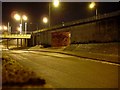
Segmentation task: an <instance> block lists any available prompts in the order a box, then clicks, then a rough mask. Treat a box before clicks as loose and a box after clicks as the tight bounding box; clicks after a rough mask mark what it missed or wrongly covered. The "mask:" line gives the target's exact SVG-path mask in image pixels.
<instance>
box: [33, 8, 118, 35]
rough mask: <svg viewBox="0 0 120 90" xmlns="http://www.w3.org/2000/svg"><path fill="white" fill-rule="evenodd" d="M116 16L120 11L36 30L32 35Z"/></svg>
mask: <svg viewBox="0 0 120 90" xmlns="http://www.w3.org/2000/svg"><path fill="white" fill-rule="evenodd" d="M115 16H120V10H118V11H116V12H111V13H105V14H101V15H97V16H93V17H89V18H85V19H80V20H77V21H72V22H67V23H64V25H62V24H60V25H56V26H53V27H50V28H45V29H41V30H36V31H33V32H32V33H39V32H44V31H49V30H55V29H59V28H64V27H69V26H74V25H79V24H83V23H89V22H94V21H98V20H101V19H105V18H110V17H115Z"/></svg>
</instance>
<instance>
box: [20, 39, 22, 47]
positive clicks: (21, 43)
mask: <svg viewBox="0 0 120 90" xmlns="http://www.w3.org/2000/svg"><path fill="white" fill-rule="evenodd" d="M20 44H21V47H22V39H21V43H20Z"/></svg>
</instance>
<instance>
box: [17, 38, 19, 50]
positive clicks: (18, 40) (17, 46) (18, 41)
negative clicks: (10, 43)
mask: <svg viewBox="0 0 120 90" xmlns="http://www.w3.org/2000/svg"><path fill="white" fill-rule="evenodd" d="M18 47H19V39H18V38H17V48H18Z"/></svg>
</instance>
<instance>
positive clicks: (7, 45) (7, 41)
mask: <svg viewBox="0 0 120 90" xmlns="http://www.w3.org/2000/svg"><path fill="white" fill-rule="evenodd" d="M7 49H9V47H8V39H7Z"/></svg>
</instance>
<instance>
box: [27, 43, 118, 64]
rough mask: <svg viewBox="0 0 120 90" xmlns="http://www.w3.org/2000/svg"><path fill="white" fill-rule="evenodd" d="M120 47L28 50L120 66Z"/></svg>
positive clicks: (70, 47) (71, 46) (86, 45)
mask: <svg viewBox="0 0 120 90" xmlns="http://www.w3.org/2000/svg"><path fill="white" fill-rule="evenodd" d="M119 47H120V44H119V43H102V44H73V45H70V46H67V47H50V48H42V47H41V46H40V45H37V46H35V47H32V48H29V49H28V50H35V51H36V50H37V51H42V52H55V53H62V54H66V55H72V56H76V57H80V58H87V59H93V60H100V61H106V62H111V63H117V64H120V61H119V59H120V56H119V55H118V49H119Z"/></svg>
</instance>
